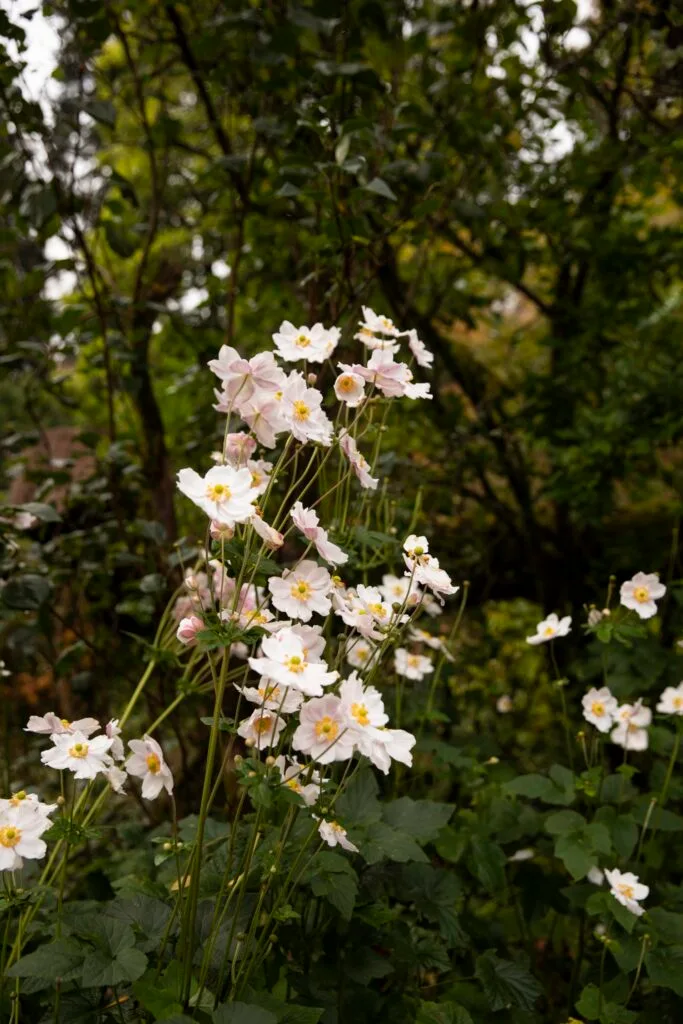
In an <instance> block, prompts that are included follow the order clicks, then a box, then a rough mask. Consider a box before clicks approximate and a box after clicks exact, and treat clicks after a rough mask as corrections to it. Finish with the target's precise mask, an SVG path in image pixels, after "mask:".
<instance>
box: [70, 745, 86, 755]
mask: <svg viewBox="0 0 683 1024" xmlns="http://www.w3.org/2000/svg"><path fill="white" fill-rule="evenodd" d="M69 756H70V757H87V756H88V744H87V743H74V745H73V747H69Z"/></svg>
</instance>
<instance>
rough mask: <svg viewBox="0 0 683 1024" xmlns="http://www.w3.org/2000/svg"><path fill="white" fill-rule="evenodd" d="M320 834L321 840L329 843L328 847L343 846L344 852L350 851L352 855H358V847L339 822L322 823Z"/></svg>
mask: <svg viewBox="0 0 683 1024" xmlns="http://www.w3.org/2000/svg"><path fill="white" fill-rule="evenodd" d="M318 833H319V835H320V838H321V839H322V840H323V841H324V842H326V843H327V845H328V846H337V845H339V846H341V848H342V850H349V852H350V853H358V847H357V846H355V845H354V844H353V843H352V842H351V840H350V839H349V838H348V836H347V834H346V829H345V828H342V827H341V825H340V824H339V822H337V821H325V820H323V821H321V822H320V824H319V825H318Z"/></svg>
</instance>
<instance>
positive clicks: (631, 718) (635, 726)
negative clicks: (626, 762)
mask: <svg viewBox="0 0 683 1024" xmlns="http://www.w3.org/2000/svg"><path fill="white" fill-rule="evenodd" d="M614 722H615V728H614V729H613V730H612V732H611V733H610V739H611V740H612V743H616V744H617V746H619V747H623V748H624V750H638V751H640V750H647V748H648V742H649V738H648V732H647V727H648V726H649V725H650V723H651V722H652V712H651V711H650V709H649V708H646V707H643V704H642V702H641V701H636V703H635V704H622V705H620V707H618V708H617V711H616V713H615V715H614Z"/></svg>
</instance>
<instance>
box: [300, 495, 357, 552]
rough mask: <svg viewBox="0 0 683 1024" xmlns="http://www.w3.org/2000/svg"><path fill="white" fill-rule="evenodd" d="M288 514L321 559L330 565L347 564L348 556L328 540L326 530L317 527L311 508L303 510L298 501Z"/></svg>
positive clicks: (314, 514) (317, 523)
mask: <svg viewBox="0 0 683 1024" xmlns="http://www.w3.org/2000/svg"><path fill="white" fill-rule="evenodd" d="M289 514H290V515H291V517H292V519H293V521H294V525H295V526H296V527H297V528H298V529H299V530H301V532H302V533H303V535H304V537H305V538H306V540H310V541H312V543H313V544H315V547H316V550H317V552H318V554H319V555H320V557H321V558H324V559H325V561H326V562H329V564H330V565H343V564H344V563H345V562H348V560H349V556H348V555H347V554H345V553H344V552H343V551H342V549H341V548H340V547H338V546H337V545H336V544H333V543H332V541H331V540H329V538H328V534H327V530H325V529H323V527H322V526H319V520H318V515H317V513H316V512H314V511H313V509H312V508H304V507H303V505H302V504H301V502H300V501H295V502H294V504H293V505H292V507H291V509H290V512H289Z"/></svg>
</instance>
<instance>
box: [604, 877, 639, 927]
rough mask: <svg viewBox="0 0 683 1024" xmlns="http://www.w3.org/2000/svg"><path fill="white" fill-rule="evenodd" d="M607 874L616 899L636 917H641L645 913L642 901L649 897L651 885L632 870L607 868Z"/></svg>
mask: <svg viewBox="0 0 683 1024" xmlns="http://www.w3.org/2000/svg"><path fill="white" fill-rule="evenodd" d="M605 876H606V878H607V881H608V883H609V886H610V892H611V893H612V895H613V896H614V898H615V900H618V901H619V903H621V904H622V906H624V907H626V909H627V910H630V911H631V913H632V914H635V915H636V917H640V916H641V914H643V913H644V910H643V908H642V907H641V906H640V901H641V900H644V899H647V897H648V895H649V893H650V889H649V886H647V885H643V883H642V882H641V881H640V880H639V878H638V875H634V874H633V873H632V872H631V871H625V872H621V871H619V869H618V868H613V869H612V870H611V871H609V870H606V871H605Z"/></svg>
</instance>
